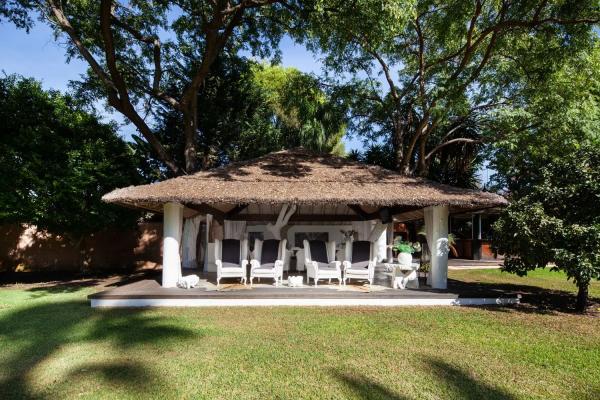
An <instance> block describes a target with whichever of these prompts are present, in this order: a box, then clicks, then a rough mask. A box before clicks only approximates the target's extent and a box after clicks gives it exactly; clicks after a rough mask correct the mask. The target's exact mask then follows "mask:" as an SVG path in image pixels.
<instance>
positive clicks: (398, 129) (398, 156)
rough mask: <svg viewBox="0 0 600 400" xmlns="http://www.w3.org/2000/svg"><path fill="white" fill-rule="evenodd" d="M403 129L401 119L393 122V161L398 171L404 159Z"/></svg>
mask: <svg viewBox="0 0 600 400" xmlns="http://www.w3.org/2000/svg"><path fill="white" fill-rule="evenodd" d="M403 138H404V129H403V127H402V122H401V121H396V123H395V124H394V137H393V141H392V144H393V146H394V163H395V166H396V169H397V170H398V171H400V170H401V168H402V161H403V160H404V146H403Z"/></svg>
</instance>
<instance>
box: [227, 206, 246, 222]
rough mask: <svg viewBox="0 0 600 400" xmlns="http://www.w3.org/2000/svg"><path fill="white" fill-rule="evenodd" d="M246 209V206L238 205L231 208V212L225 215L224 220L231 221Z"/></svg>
mask: <svg viewBox="0 0 600 400" xmlns="http://www.w3.org/2000/svg"><path fill="white" fill-rule="evenodd" d="M247 207H248V204H238V205H237V206H235V207H233V208H232V209H231V210H229V211H227V212H226V213H225V219H231V218H233V217H235V216H236V215H238V214H239V213H241V212H242V211H244V210H245V209H246V208H247Z"/></svg>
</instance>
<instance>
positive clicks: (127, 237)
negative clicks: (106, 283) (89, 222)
mask: <svg viewBox="0 0 600 400" xmlns="http://www.w3.org/2000/svg"><path fill="white" fill-rule="evenodd" d="M161 239H162V223H142V224H139V225H138V226H137V228H134V229H130V230H108V231H103V232H98V233H95V234H92V235H88V236H86V237H85V238H84V239H83V240H82V242H81V244H80V245H79V247H78V246H77V244H74V243H72V242H71V241H70V240H68V239H67V238H64V237H61V236H59V235H54V234H51V233H48V232H46V231H40V230H38V229H37V228H36V227H35V226H27V225H25V226H21V225H4V226H0V271H18V272H20V271H41V270H55V271H80V270H123V269H148V268H157V267H159V266H160V262H161V244H162V240H161Z"/></svg>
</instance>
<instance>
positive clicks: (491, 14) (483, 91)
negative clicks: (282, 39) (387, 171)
mask: <svg viewBox="0 0 600 400" xmlns="http://www.w3.org/2000/svg"><path fill="white" fill-rule="evenodd" d="M599 18H600V9H599V7H598V4H597V2H596V1H594V0H588V1H574V0H569V1H546V0H529V1H520V2H518V3H514V2H508V1H498V2H487V1H480V0H475V1H469V2H465V1H459V0H457V1H446V2H439V1H434V0H423V1H416V0H407V1H394V2H381V1H378V0H359V1H355V2H336V3H335V4H332V3H331V2H327V1H316V2H315V6H314V10H313V12H312V13H310V14H308V18H305V19H299V20H297V21H295V22H296V23H297V26H296V27H295V28H296V29H295V30H293V31H292V32H294V34H295V37H297V38H298V40H301V41H303V42H304V43H307V44H308V45H309V46H310V47H311V48H312V49H314V50H315V51H319V52H322V53H323V54H324V55H325V57H326V58H325V60H326V64H327V68H328V70H329V71H330V76H331V78H332V80H333V81H334V82H335V83H337V85H338V86H339V87H340V90H343V91H345V92H346V93H348V96H347V97H348V98H349V99H350V100H349V101H350V103H351V107H352V113H351V116H352V124H351V126H350V127H351V129H352V131H353V132H355V133H356V134H357V135H359V136H360V137H363V138H366V139H367V140H371V141H373V142H375V143H384V146H383V147H380V148H379V149H384V150H391V151H392V154H393V157H394V167H395V168H396V169H397V170H399V171H400V172H402V173H406V174H419V175H422V176H426V175H428V174H429V172H430V169H431V168H432V167H436V165H437V166H438V167H439V166H441V167H445V166H449V167H451V168H454V169H455V172H453V175H457V174H458V173H460V172H461V169H462V170H468V169H469V168H470V169H472V166H473V165H475V166H476V165H477V160H476V157H477V154H478V153H479V151H480V150H481V144H483V143H489V142H492V141H495V140H499V139H500V137H499V133H498V132H497V131H496V130H495V129H493V128H494V122H495V114H496V113H497V112H499V111H500V110H503V109H505V108H507V107H511V106H512V104H513V102H515V101H517V102H518V99H519V97H520V94H521V90H522V89H523V88H522V86H521V77H522V76H524V75H529V76H532V77H534V76H535V77H537V79H543V77H544V76H545V75H546V74H548V73H552V72H553V71H555V70H556V69H557V68H560V66H561V64H562V63H563V61H564V60H565V59H568V58H570V57H573V56H574V55H576V54H577V53H578V52H580V51H584V50H586V49H589V48H590V47H591V46H593V43H594V41H595V40H596V36H597V34H596V33H595V32H594V30H593V28H594V24H596V23H597V22H598V21H599ZM444 174H447V172H443V171H442V172H441V173H437V174H434V176H433V177H436V176H437V177H438V179H441V178H443V176H444ZM460 179H462V178H460ZM460 179H459V178H457V179H456V180H460Z"/></svg>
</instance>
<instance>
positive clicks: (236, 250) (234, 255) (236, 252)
mask: <svg viewBox="0 0 600 400" xmlns="http://www.w3.org/2000/svg"><path fill="white" fill-rule="evenodd" d="M221 261H223V266H225V263H231V264H235V265H236V266H239V264H240V241H239V240H237V239H224V240H223V242H222V248H221Z"/></svg>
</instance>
